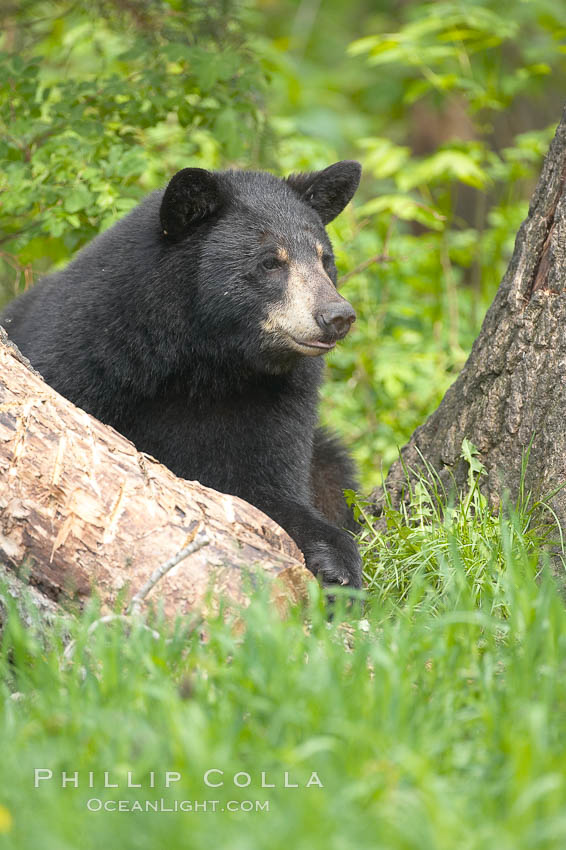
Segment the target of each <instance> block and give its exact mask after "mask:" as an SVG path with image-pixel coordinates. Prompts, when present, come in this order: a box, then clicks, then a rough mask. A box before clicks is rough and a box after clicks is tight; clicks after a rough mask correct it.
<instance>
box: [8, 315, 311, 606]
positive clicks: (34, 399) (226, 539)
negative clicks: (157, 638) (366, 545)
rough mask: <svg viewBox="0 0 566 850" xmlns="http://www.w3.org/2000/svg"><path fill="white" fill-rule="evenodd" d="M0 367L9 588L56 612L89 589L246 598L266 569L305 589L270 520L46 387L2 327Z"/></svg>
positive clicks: (109, 598) (169, 602) (288, 587)
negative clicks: (26, 590)
mask: <svg viewBox="0 0 566 850" xmlns="http://www.w3.org/2000/svg"><path fill="white" fill-rule="evenodd" d="M0 374H1V375H2V382H1V383H0V563H1V564H3V565H4V567H7V568H8V569H7V570H5V571H4V573H3V575H4V578H6V577H8V578H9V590H8V592H9V593H11V595H16V596H18V595H19V588H20V587H21V584H30V585H31V586H32V588H33V591H32V592H31V594H30V596H31V601H32V602H33V603H34V604H35V605H36V607H37V608H39V609H40V610H41V611H42V612H43V613H45V612H47V613H49V612H52V611H53V610H54V606H53V604H52V603H53V602H54V603H60V602H64V601H70V600H76V601H77V602H78V603H79V606H80V605H81V604H82V603H83V602H84V600H85V599H86V598H88V597H89V596H90V594H91V592H92V591H93V589H94V590H95V591H96V593H97V594H98V595H99V597H100V598H101V601H102V604H103V608H107V609H108V608H114V607H115V606H116V603H117V602H118V603H119V602H120V600H123V602H122V607H123V608H124V609H126V608H127V607H128V605H129V603H130V601H131V600H132V599H134V597H135V604H136V607H137V608H139V607H142V606H144V605H148V604H153V603H157V604H159V605H162V606H163V608H164V611H165V613H166V614H167V615H171V616H173V615H174V614H175V613H177V612H178V613H181V614H183V613H188V612H195V611H197V610H198V611H200V610H201V609H202V608H203V603H204V600H205V599H206V598H207V594H208V592H210V593H211V597H210V598H211V599H212V601H213V603H214V602H217V601H218V599H219V598H220V597H221V596H224V597H225V596H228V597H229V598H232V599H235V600H238V601H242V602H244V601H245V600H246V598H247V589H249V585H248V584H247V582H248V581H251V582H253V581H254V578H255V581H256V582H257V580H258V576H259V574H260V573H265V574H268V575H271V576H273V577H275V576H277V578H278V580H279V581H278V582H276V583H275V587H276V588H277V589H276V590H275V593H276V598H277V599H278V600H279V599H280V600H281V602H282V604H284V603H283V600H284V598H285V596H286V594H287V593H289V594H290V595H291V596H293V593H295V594H301V592H303V591H304V587H305V581H306V580H307V579H310V578H312V576H311V574H310V573H309V572H308V571H307V570H306V568H305V567H304V566H303V558H302V555H301V553H300V552H299V550H298V549H297V547H296V545H295V544H294V543H293V541H292V540H291V539H290V538H289V537H288V536H287V534H286V533H285V532H284V531H283V529H281V528H280V527H279V526H278V525H277V524H276V523H275V522H273V521H272V520H271V519H269V518H268V517H267V516H265V514H263V513H261V511H259V510H257V509H256V508H254V507H252V506H251V505H249V504H247V503H246V502H244V501H243V500H241V499H237V498H235V497H232V496H227V495H224V494H222V493H217V492H216V491H215V490H211V489H209V488H208V487H203V486H202V485H201V484H199V483H198V482H189V481H184V480H182V479H179V478H176V477H175V476H174V475H173V473H171V472H170V471H169V470H168V469H166V468H165V467H164V466H162V465H161V464H159V463H158V462H157V461H156V460H154V459H153V458H152V457H150V456H148V455H144V454H141V453H140V452H137V451H136V449H135V448H134V446H133V445H132V444H131V443H130V442H129V441H128V440H126V438H125V437H122V436H121V435H120V434H118V433H117V432H116V431H114V430H113V429H112V428H109V427H108V426H106V425H103V424H102V423H100V422H99V421H98V420H96V419H94V418H93V417H92V416H89V415H88V414H86V413H85V412H84V411H82V410H80V409H78V408H77V407H75V406H74V405H73V404H71V402H69V401H67V399H65V398H63V397H62V396H60V395H59V394H58V393H57V392H55V390H53V389H52V388H51V387H49V386H48V385H47V384H46V383H45V382H44V381H43V380H42V379H41V377H40V376H39V375H38V373H37V372H35V371H34V370H33V369H32V368H31V367H30V365H29V363H28V362H27V361H26V360H25V358H23V357H22V355H21V354H20V352H19V351H18V349H17V348H16V347H15V346H14V345H12V343H10V342H9V340H8V339H7V338H6V335H5V333H4V332H3V331H2V330H1V329H0ZM204 535H206V542H207V545H206V546H205V547H204V548H198V550H197V551H195V552H193V553H191V550H192V549H193V548H194V547H195V545H198V544H199V541H200V542H205V541H204ZM187 547H188V552H189V554H186V555H185V552H186V550H187ZM179 552H180V553H181V555H185V556H184V557H182V558H181V559H180V561H179V563H178V564H177V565H176V566H173V567H172V568H171V569H168V570H167V571H166V573H165V574H164V575H163V576H162V577H159V580H158V581H157V584H156V585H155V587H154V588H153V589H149V588H148V586H147V582H148V580H149V579H150V578H151V576H152V574H153V573H154V572H155V570H156V569H157V568H159V567H160V566H162V565H163V564H165V563H166V562H168V561H169V560H170V559H171V558H172V557H173V556H175V555H176V554H177V553H179ZM0 577H1V574H0ZM140 593H141V595H140Z"/></svg>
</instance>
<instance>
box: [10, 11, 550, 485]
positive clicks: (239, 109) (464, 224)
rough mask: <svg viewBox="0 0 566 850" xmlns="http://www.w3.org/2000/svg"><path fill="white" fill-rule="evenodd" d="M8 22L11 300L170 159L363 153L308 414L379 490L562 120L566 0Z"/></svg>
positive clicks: (507, 240)
mask: <svg viewBox="0 0 566 850" xmlns="http://www.w3.org/2000/svg"><path fill="white" fill-rule="evenodd" d="M3 24H4V26H3V28H2V29H3V34H2V35H1V36H0V49H1V53H0V80H1V81H2V86H1V88H0V159H1V161H2V168H1V170H0V199H1V204H2V208H1V214H2V221H1V226H0V276H1V280H2V291H1V297H2V299H3V300H4V301H5V300H7V299H8V298H9V297H11V296H12V295H13V294H15V293H16V292H17V291H19V290H21V289H22V288H24V287H26V286H30V285H32V282H33V280H34V279H35V277H36V276H37V275H38V274H39V273H42V272H45V271H47V270H48V269H49V268H50V267H52V266H54V265H60V264H62V263H64V262H66V261H67V260H68V259H69V257H70V256H71V255H72V254H73V253H74V252H75V251H76V250H77V249H78V248H79V247H80V246H81V245H83V244H84V243H85V242H87V241H88V240H89V239H91V238H92V237H93V236H94V235H95V234H96V233H97V232H99V231H100V230H101V229H103V228H105V227H107V226H108V225H110V224H111V223H112V222H113V221H115V220H116V219H117V218H119V217H120V216H122V215H123V214H124V213H125V212H126V211H127V210H128V209H130V208H131V207H132V206H133V205H135V204H136V203H137V202H138V201H139V199H140V198H141V197H142V195H143V194H144V193H146V192H147V191H148V190H150V189H153V188H155V187H157V186H159V185H162V184H163V183H164V182H166V180H167V179H168V178H169V176H170V175H171V174H172V173H173V172H174V171H175V170H176V169H178V168H180V167H184V166H187V165H199V166H203V167H215V168H216V167H227V166H239V167H256V168H257V167H262V168H271V169H273V170H275V171H276V172H278V173H282V174H285V173H288V172H289V171H292V170H296V169H310V168H318V167H322V166H325V165H327V164H328V163H329V162H331V161H333V160H336V159H338V158H342V157H351V158H353V157H355V158H359V159H360V160H361V161H362V163H363V165H364V173H365V177H364V181H363V185H362V188H361V190H360V192H359V195H358V198H357V200H356V204H355V208H354V209H350V210H349V211H348V212H347V213H346V214H344V215H343V216H342V217H341V218H340V219H339V221H338V222H336V223H335V225H333V226H332V227H331V230H332V236H333V239H334V244H335V247H336V252H337V256H338V263H339V268H340V271H341V272H342V275H343V278H344V294H345V295H346V296H347V297H348V298H349V299H350V300H351V301H352V302H353V304H354V306H355V307H356V310H357V312H358V316H359V319H358V322H357V324H356V327H355V333H354V334H352V336H351V337H350V338H349V340H348V342H347V343H345V344H344V345H342V347H341V348H340V349H339V351H337V352H336V353H334V354H333V355H332V356H331V358H329V379H330V380H329V381H328V383H327V386H326V388H325V392H324V402H323V411H322V414H323V418H324V419H325V420H326V421H327V422H329V423H330V424H332V425H334V426H335V427H336V428H337V429H338V430H339V431H340V432H341V433H343V434H344V435H345V437H346V439H347V441H348V443H349V445H350V446H351V447H352V448H353V450H354V452H355V455H356V458H357V460H358V462H359V464H360V467H361V477H362V483H363V484H364V486H366V487H369V486H370V485H371V484H375V483H377V482H378V480H379V477H380V474H381V469H382V467H383V466H384V467H387V466H388V465H389V464H390V463H391V461H392V460H393V459H394V458H395V457H396V452H397V446H398V445H402V444H403V443H404V442H405V441H406V440H407V438H408V437H409V436H410V434H411V433H412V431H413V430H414V428H415V427H416V426H417V425H418V424H419V423H420V422H422V421H423V419H424V418H425V417H426V415H427V414H428V413H429V412H430V411H431V410H432V409H434V407H436V405H437V404H438V402H439V400H440V398H441V397H442V395H443V393H444V391H445V390H446V388H447V386H448V385H449V383H450V382H451V381H452V380H453V378H454V376H455V374H456V372H457V371H458V369H459V368H460V367H461V366H462V364H463V362H464V360H465V356H466V354H467V352H468V350H469V348H470V345H471V342H472V341H473V339H474V337H475V335H476V334H477V332H478V329H479V326H480V323H481V318H482V316H483V313H484V312H485V309H486V307H487V305H488V304H489V302H490V301H491V299H492V297H493V294H494V290H495V288H496V286H497V284H498V282H499V280H500V278H501V275H502V273H503V271H504V268H505V264H506V261H507V258H508V256H509V252H510V250H511V247H512V243H513V239H514V234H515V233H516V230H517V227H518V225H519V223H520V221H521V220H522V218H523V216H524V214H525V211H526V204H527V200H528V197H529V194H530V192H531V189H532V186H533V180H534V178H535V176H536V174H537V172H538V169H539V167H540V162H541V158H542V156H543V154H544V152H545V150H546V147H547V144H548V141H549V139H550V137H551V134H552V129H553V126H554V125H555V123H556V121H557V119H558V116H559V113H560V109H561V98H562V95H563V91H564V90H565V85H564V84H565V82H566V72H565V67H566V66H565V47H564V36H565V33H566V9H565V8H564V7H563V6H562V4H557V3H551V2H547V0H528V2H527V0H525V2H520V3H517V4H514V6H513V14H512V15H510V14H509V13H508V10H506V9H505V8H503V7H502V6H501V4H499V3H496V2H495V0H467V2H441V3H439V2H433V3H430V2H422V0H420V1H419V0H407V1H406V2H402V3H398V2H392V0H381V2H367V0H354V2H353V3H348V4H346V3H344V2H342V0H325V2H324V3H321V2H320V0H300V2H297V0H278V2H274V0H246V2H238V0H223V2H219V0H215V2H213V3H208V2H205V0H202V2H188V0H143V2H134V3H130V2H121V0H94V2H92V3H89V4H82V3H79V4H77V3H72V2H69V3H65V2H62V0H55V2H49V0H23V2H20V3H17V4H13V5H12V4H10V3H8V5H7V7H6V8H5V9H4V13H3ZM371 258H377V259H376V260H375V261H374V262H373V263H370V264H369V265H368V266H367V267H366V268H364V266H366V265H367V262H368V260H370V259H371ZM360 266H362V270H361V271H358V272H356V269H359V267H360Z"/></svg>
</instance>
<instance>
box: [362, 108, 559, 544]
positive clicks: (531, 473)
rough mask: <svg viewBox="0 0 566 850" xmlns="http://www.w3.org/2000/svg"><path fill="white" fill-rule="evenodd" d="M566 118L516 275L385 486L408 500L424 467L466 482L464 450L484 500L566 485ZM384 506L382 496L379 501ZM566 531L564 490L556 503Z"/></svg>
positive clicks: (524, 230) (522, 239)
mask: <svg viewBox="0 0 566 850" xmlns="http://www.w3.org/2000/svg"><path fill="white" fill-rule="evenodd" d="M565 183H566V111H565V113H564V115H563V117H562V121H561V123H560V124H559V126H558V129H557V131H556V136H555V138H554V140H553V142H552V144H551V146H550V150H549V152H548V154H547V156H546V159H545V162H544V166H543V169H542V174H541V177H540V179H539V182H538V185H537V187H536V190H535V193H534V196H533V198H532V201H531V205H530V209H529V214H528V217H527V219H526V220H525V221H524V222H523V224H522V225H521V228H520V230H519V233H518V235H517V239H516V242H515V249H514V252H513V256H512V259H511V262H510V264H509V268H508V269H507V272H506V274H505V277H504V278H503V281H502V283H501V285H500V287H499V290H498V292H497V295H496V297H495V300H494V303H493V304H492V306H491V308H490V309H489V311H488V313H487V315H486V317H485V320H484V323H483V326H482V329H481V332H480V335H479V337H478V338H477V340H476V342H475V343H474V346H473V348H472V352H471V354H470V357H469V358H468V361H467V363H466V365H465V366H464V369H463V370H462V372H461V374H460V375H459V377H458V378H457V380H456V381H455V383H454V384H453V385H452V386H451V387H450V389H449V390H448V392H447V393H446V395H445V397H444V399H443V401H442V402H441V404H440V406H439V407H438V409H437V410H436V411H435V413H433V414H432V416H430V417H429V419H428V420H427V421H426V422H425V424H424V425H422V426H421V427H419V428H417V430H416V431H415V433H414V434H413V436H412V437H411V440H410V442H409V443H408V444H407V445H406V446H405V447H404V448H403V449H402V451H401V458H402V462H401V460H399V461H397V462H396V463H395V464H394V465H393V466H392V468H391V470H390V472H389V475H388V477H387V481H386V486H387V489H388V491H389V492H390V494H391V496H392V498H393V500H394V501H397V502H398V501H400V500H401V499H402V498H403V491H404V487H405V484H406V473H405V471H404V468H403V467H405V468H409V470H419V471H420V472H421V473H422V472H423V470H424V466H425V464H424V462H423V459H424V461H425V462H426V463H428V464H430V465H431V466H432V467H434V469H435V470H436V471H437V472H438V473H439V474H440V477H441V479H442V480H443V482H445V483H446V484H447V487H448V489H449V488H450V485H451V482H452V481H454V482H455V483H456V485H457V486H458V487H460V488H462V487H464V486H465V484H466V480H467V466H466V464H465V463H464V461H463V460H462V459H461V457H460V455H461V448H462V441H463V439H464V438H467V439H468V440H470V441H471V442H472V443H473V444H474V445H475V446H476V447H477V448H478V449H479V452H480V459H481V461H482V462H483V464H484V466H485V467H486V470H487V477H486V481H485V491H486V493H487V495H488V496H489V498H490V501H491V504H492V505H493V506H495V507H496V506H497V505H498V504H499V502H500V499H501V494H502V491H503V489H504V488H507V489H508V490H509V492H510V495H511V497H512V498H516V497H517V495H518V493H519V486H520V480H521V470H522V460H523V455H524V453H525V452H526V450H527V449H528V447H529V445H530V443H531V440H532V446H531V451H530V458H529V462H528V466H527V470H526V478H525V486H526V489H527V491H528V490H532V492H533V495H539V496H540V495H544V494H547V493H549V492H551V491H552V490H554V489H555V488H556V487H559V486H560V485H561V484H564V483H566V427H565V426H566V292H565V290H566V188H565ZM373 495H374V498H375V499H376V501H377V502H379V501H380V499H382V498H383V493H382V492H379V491H375V493H374V494H373ZM550 504H551V505H552V508H553V509H554V511H555V513H556V516H557V517H558V520H559V522H560V524H561V526H562V529H564V530H566V489H563V490H560V491H559V492H558V493H556V494H555V495H554V496H553V498H552V499H551V501H550Z"/></svg>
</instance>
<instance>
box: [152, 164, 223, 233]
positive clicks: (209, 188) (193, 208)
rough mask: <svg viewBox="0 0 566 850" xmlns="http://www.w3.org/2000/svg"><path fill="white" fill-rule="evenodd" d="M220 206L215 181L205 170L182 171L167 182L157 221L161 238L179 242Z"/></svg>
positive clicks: (219, 196)
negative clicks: (191, 227)
mask: <svg viewBox="0 0 566 850" xmlns="http://www.w3.org/2000/svg"><path fill="white" fill-rule="evenodd" d="M221 203H222V198H221V193H220V187H219V185H218V180H217V178H216V177H215V175H214V174H211V172H210V171H206V170H205V169H204V168H183V170H182V171H178V172H177V173H176V174H175V176H174V177H172V178H171V180H170V181H169V185H168V186H167V188H166V189H165V194H164V195H163V199H162V201H161V209H160V211H159V218H160V221H161V229H162V231H163V234H164V235H165V236H166V237H167V238H168V239H171V240H173V241H175V240H176V239H182V238H183V236H185V235H186V233H187V231H188V229H189V227H190V226H191V225H192V224H196V223H197V222H198V221H202V220H203V219H205V218H208V216H210V215H212V214H213V213H214V212H216V211H217V210H218V208H219V207H220V205H221Z"/></svg>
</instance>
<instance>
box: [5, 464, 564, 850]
mask: <svg viewBox="0 0 566 850" xmlns="http://www.w3.org/2000/svg"><path fill="white" fill-rule="evenodd" d="M479 474H480V473H479V472H476V473H475V474H472V475H471V479H470V482H471V483H470V491H469V493H468V497H469V498H468V497H466V498H465V499H464V500H463V502H462V503H460V504H459V505H456V506H455V507H453V508H452V509H451V510H445V511H444V512H440V511H438V510H436V509H435V508H434V505H435V500H434V497H433V496H431V495H430V493H428V495H427V496H426V498H423V492H422V490H421V491H420V492H419V491H418V488H417V492H415V494H414V498H413V501H412V504H411V506H409V508H407V511H406V513H405V515H404V516H401V514H399V515H398V516H397V517H395V516H393V512H392V510H391V509H388V511H389V513H388V521H389V526H388V528H386V530H385V531H382V532H379V534H377V533H376V532H372V531H370V530H369V529H367V530H366V531H365V532H364V535H362V546H363V548H364V552H365V564H366V577H367V579H368V582H369V585H370V593H369V600H368V603H367V608H366V611H365V612H364V618H363V619H362V620H354V619H350V620H348V617H347V616H345V614H344V612H343V611H342V612H340V611H338V612H337V615H336V617H335V618H334V620H333V621H332V622H331V623H329V622H328V621H327V618H326V614H325V610H324V605H323V602H322V600H321V598H320V596H319V594H318V592H313V599H312V601H311V605H310V606H309V608H308V611H307V612H304V611H299V610H296V611H295V612H293V613H292V615H291V616H290V617H289V618H288V619H286V620H285V621H282V620H281V619H280V618H279V617H278V616H277V615H276V613H275V612H274V609H273V607H272V606H271V605H270V604H269V601H268V598H267V594H266V591H265V590H264V591H262V590H259V591H258V592H257V594H256V596H255V598H254V600H253V602H252V604H251V605H250V607H249V608H248V609H247V610H246V611H245V612H244V613H243V614H242V615H241V616H242V618H243V623H244V627H243V628H242V625H241V623H240V626H239V627H236V628H234V625H233V623H231V622H230V621H226V620H225V619H223V618H222V617H219V618H218V619H217V620H216V621H213V622H210V623H209V624H208V626H207V633H206V636H205V638H204V639H203V636H202V634H201V633H200V632H199V631H198V630H196V631H194V630H193V631H192V632H191V631H190V630H189V628H188V626H187V625H186V624H183V623H178V624H177V625H176V626H170V627H166V626H165V625H164V624H163V623H159V622H157V623H154V624H152V625H153V627H154V631H150V630H148V629H147V628H146V627H145V626H144V625H143V623H142V622H141V621H138V620H135V621H133V622H132V623H129V624H128V623H124V622H123V621H120V620H116V621H114V622H110V623H107V624H102V625H99V627H97V628H95V629H94V630H93V629H92V628H90V631H89V627H91V624H92V623H93V622H94V621H95V620H96V619H97V618H98V617H99V612H98V611H97V610H96V606H94V605H93V606H92V608H91V609H89V610H88V611H86V612H85V613H84V615H83V616H82V617H81V618H80V619H79V620H78V621H76V622H73V623H71V625H69V623H65V622H64V621H60V622H59V623H58V624H56V625H55V626H54V627H53V629H52V630H51V631H50V633H49V634H48V635H45V634H44V635H43V636H41V637H40V635H39V633H38V632H36V631H34V629H33V628H26V627H24V626H23V625H22V623H21V620H20V618H19V617H18V615H17V614H16V612H15V610H14V609H13V606H11V605H10V603H8V608H9V612H8V619H7V626H6V628H5V630H4V636H3V643H2V651H1V654H0V687H1V690H2V708H1V716H0V740H1V741H2V758H1V759H0V848H4V847H7V848H8V847H9V848H18V849H19V848H25V850H27V848H37V847H41V848H42V850H51V848H53V850H55V849H56V850H67V848H69V850H71V849H72V850H76V848H78V847H81V848H91V847H92V848H98V847H103V846H108V847H120V848H130V847H131V848H148V850H149V848H151V850H154V848H156V847H174V848H177V847H188V848H193V847H194V848H199V849H200V848H203V847H214V848H217V847H218V848H221V847H230V848H231V850H239V848H242V850H255V848H258V850H263V848H279V847H281V848H285V850H287V848H290V847H293V848H299V850H302V848H304V850H313V848H314V849H315V850H316V848H319V847H320V848H336V850H348V848H352V850H354V849H355V850H365V848H368V850H369V848H371V850H379V848H394V850H398V849H399V850H405V848H407V850H408V848H411V850H413V848H414V850H428V848H431V850H432V848H434V850H437V848H438V850H441V848H442V849H443V848H446V850H454V848H458V850H476V848H486V850H493V848H497V850H507V848H508V850H520V849H521V848H556V850H558V848H563V847H565V846H566V772H565V770H564V766H565V764H566V761H565V757H566V676H565V673H566V610H565V608H564V605H563V601H562V599H561V598H560V595H559V593H558V592H557V588H556V584H555V581H554V579H553V577H552V576H551V575H550V571H549V569H548V568H547V567H545V565H544V558H543V557H542V555H541V549H540V533H539V530H537V529H536V528H535V527H534V526H533V517H532V516H531V515H530V514H529V513H528V511H527V510H526V509H525V508H524V507H523V508H521V510H520V511H511V510H509V511H507V515H504V514H502V515H501V516H498V517H494V516H492V515H491V514H490V513H489V511H488V509H487V507H486V505H485V504H484V503H483V501H482V500H481V498H480V497H479V496H478V495H477V493H478V490H477V487H476V486H475V481H476V480H477V476H478V475H479ZM315 590H316V588H315ZM70 636H71V637H72V638H73V639H74V640H75V641H76V643H75V644H74V651H73V652H72V654H71V656H70V657H69V652H67V656H65V655H64V649H65V646H66V645H68V640H69V637H70ZM35 768H43V769H50V770H52V771H53V779H52V780H48V781H42V782H41V783H40V784H39V787H38V788H34V769H35ZM211 768H217V769H220V770H223V771H224V775H223V777H222V778H223V779H224V782H225V784H224V786H222V787H217V788H211V787H206V785H205V784H204V781H203V776H204V774H205V772H206V771H207V770H209V769H211ZM167 770H168V771H176V772H178V773H180V774H181V779H180V781H178V782H176V783H174V784H173V785H172V787H170V788H169V789H167V788H165V787H164V771H167ZM62 771H66V772H67V773H68V774H72V773H74V772H75V771H78V772H79V779H80V783H81V784H80V787H79V788H78V789H76V788H73V787H67V788H62V787H61V772H62ZM89 771H92V772H93V773H94V786H95V787H94V788H89V787H88V773H89ZM104 771H108V772H109V780H110V782H114V783H118V784H119V786H120V787H119V788H117V789H115V788H107V789H105V788H104V787H103V785H104ZM128 771H131V772H132V781H133V782H137V783H142V786H143V787H142V788H129V789H128V788H127V787H126V786H127V774H128ZM152 771H153V772H154V773H155V786H156V787H155V788H153V789H152V788H150V787H149V782H150V774H151V772H152ZM262 771H263V772H265V774H266V781H267V782H269V783H273V784H274V785H275V787H274V788H262V787H261V774H262ZM285 771H287V772H288V774H289V782H292V783H298V785H299V787H298V788H285V787H284V772H285ZM239 772H244V773H248V774H249V775H250V777H251V783H250V785H249V786H248V787H242V788H238V787H236V786H235V785H234V783H233V779H232V777H233V776H234V775H235V774H238V773H239ZM313 772H316V774H317V776H318V778H319V780H320V782H321V783H322V785H323V787H319V786H318V785H316V784H313V785H311V787H305V785H306V783H307V782H308V780H309V778H310V777H311V775H312V774H313ZM219 777H220V775H219V774H213V778H214V779H216V778H219ZM244 779H245V777H242V780H244ZM89 799H95V800H102V801H103V802H104V801H112V800H124V801H128V802H127V803H126V804H125V805H128V806H131V804H132V803H133V802H134V801H141V802H142V804H143V805H145V801H147V800H151V801H153V800H161V799H163V801H164V805H166V806H167V807H169V808H171V807H173V806H174V801H175V800H190V801H193V802H194V801H199V802H201V803H202V802H203V801H205V800H208V801H213V800H216V801H218V802H217V804H216V811H211V807H212V804H211V803H209V804H208V811H203V810H202V809H201V810H200V811H196V812H195V811H192V812H183V811H178V812H152V811H149V812H132V811H129V812H126V811H124V812H104V811H100V812H89V811H88V809H87V801H88V800H89ZM229 801H236V802H237V804H240V803H241V802H242V801H252V802H251V805H252V807H253V806H255V801H260V803H261V804H263V803H264V802H265V801H267V803H268V805H269V811H266V810H263V811H261V810H260V811H255V810H251V811H242V810H239V811H234V812H229V811H227V807H228V805H229Z"/></svg>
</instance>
